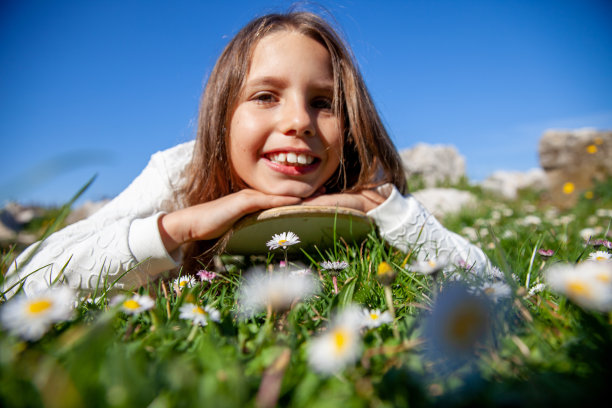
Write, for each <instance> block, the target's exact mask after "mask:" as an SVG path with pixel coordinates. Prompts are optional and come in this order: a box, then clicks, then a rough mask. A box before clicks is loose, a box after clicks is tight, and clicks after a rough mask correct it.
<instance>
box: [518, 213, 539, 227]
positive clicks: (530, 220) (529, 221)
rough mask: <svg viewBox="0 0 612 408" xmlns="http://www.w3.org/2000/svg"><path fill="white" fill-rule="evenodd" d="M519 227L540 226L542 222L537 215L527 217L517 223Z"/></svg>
mask: <svg viewBox="0 0 612 408" xmlns="http://www.w3.org/2000/svg"><path fill="white" fill-rule="evenodd" d="M519 223H520V224H521V225H540V224H541V223H542V220H541V219H540V217H538V216H537V215H527V216H526V217H525V218H523V219H522V220H520V221H519Z"/></svg>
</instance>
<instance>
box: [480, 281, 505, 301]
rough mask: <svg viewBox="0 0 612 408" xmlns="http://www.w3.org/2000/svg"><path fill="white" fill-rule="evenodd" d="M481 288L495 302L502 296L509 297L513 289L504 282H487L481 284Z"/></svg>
mask: <svg viewBox="0 0 612 408" xmlns="http://www.w3.org/2000/svg"><path fill="white" fill-rule="evenodd" d="M479 290H481V291H482V293H484V294H485V295H486V296H487V297H488V298H489V299H491V300H492V301H493V303H497V302H498V301H499V300H500V299H502V298H508V297H510V295H511V294H512V289H511V288H510V286H508V285H507V284H506V283H504V282H486V283H484V284H483V285H482V286H480V288H479Z"/></svg>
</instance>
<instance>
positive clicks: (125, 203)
mask: <svg viewBox="0 0 612 408" xmlns="http://www.w3.org/2000/svg"><path fill="white" fill-rule="evenodd" d="M192 150H193V142H188V143H184V144H181V145H178V146H175V147H173V148H171V149H168V150H166V151H163V152H158V153H155V154H154V155H153V156H151V159H150V161H149V163H148V164H147V166H146V167H145V169H144V170H143V171H142V173H141V174H140V175H139V176H138V177H136V178H135V179H134V181H133V182H132V183H131V184H130V185H129V186H128V187H127V188H126V189H125V190H124V191H123V192H122V193H121V194H119V195H118V196H117V197H115V198H114V199H113V200H112V201H110V202H109V203H108V204H106V205H105V206H104V207H103V208H101V209H100V210H99V211H97V212H96V213H94V214H93V215H91V216H90V217H88V218H86V219H84V220H81V221H79V222H76V223H74V224H71V225H69V226H67V227H65V228H63V229H61V230H59V231H57V232H55V233H53V234H51V235H50V236H49V237H48V238H47V239H45V240H43V241H40V242H37V243H35V244H33V245H31V246H30V247H28V248H27V249H26V250H25V251H24V252H22V253H21V254H20V255H19V256H18V257H17V259H16V260H15V262H14V263H13V265H12V266H11V268H10V269H9V271H8V273H7V279H6V281H5V284H4V290H7V289H8V288H10V287H11V286H13V285H14V284H15V283H16V282H18V281H19V280H21V279H24V278H25V281H24V283H23V289H24V291H25V293H26V294H28V295H30V294H32V293H35V292H37V291H40V290H42V289H44V288H46V287H48V286H50V284H51V283H52V282H53V281H55V280H56V278H57V277H58V275H60V274H61V277H60V278H61V279H63V280H65V281H66V282H67V284H68V285H69V286H70V287H72V288H75V289H79V288H80V289H83V290H89V291H93V290H95V289H96V288H98V287H100V288H101V287H107V286H109V285H111V284H113V283H114V286H115V287H117V288H121V289H133V288H136V287H139V286H143V285H145V284H146V283H147V282H150V281H152V280H154V279H156V278H157V277H159V275H160V274H161V273H162V272H165V271H168V270H171V269H174V268H175V267H177V266H178V261H179V258H180V254H179V252H178V251H177V253H172V254H169V253H168V252H167V251H166V249H165V247H164V245H163V243H162V239H161V237H160V233H159V228H158V219H159V217H160V216H161V215H162V214H164V213H165V212H168V211H173V210H175V209H177V208H178V206H179V203H178V202H177V199H176V194H175V193H176V191H177V188H178V181H179V180H180V179H181V174H182V171H183V169H184V167H185V165H186V164H187V163H188V162H189V161H190V160H191V155H192ZM18 287H19V285H16V286H15V287H13V288H12V290H11V291H10V292H9V294H11V295H12V294H13V293H14V292H15V291H16V289H17V288H18Z"/></svg>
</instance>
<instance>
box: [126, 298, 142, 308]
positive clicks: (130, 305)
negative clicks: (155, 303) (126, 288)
mask: <svg viewBox="0 0 612 408" xmlns="http://www.w3.org/2000/svg"><path fill="white" fill-rule="evenodd" d="M123 307H125V308H126V309H130V310H136V309H138V308H139V307H140V303H138V302H137V301H135V300H134V299H128V300H126V301H125V302H123Z"/></svg>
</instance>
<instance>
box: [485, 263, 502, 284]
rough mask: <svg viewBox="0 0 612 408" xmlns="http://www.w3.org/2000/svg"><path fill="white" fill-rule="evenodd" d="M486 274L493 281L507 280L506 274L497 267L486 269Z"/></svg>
mask: <svg viewBox="0 0 612 408" xmlns="http://www.w3.org/2000/svg"><path fill="white" fill-rule="evenodd" d="M485 274H486V275H487V276H488V277H490V278H493V279H499V280H506V274H505V273H504V272H503V271H502V270H501V269H499V268H498V267H497V266H492V265H491V266H490V267H488V268H486V271H485Z"/></svg>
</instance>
